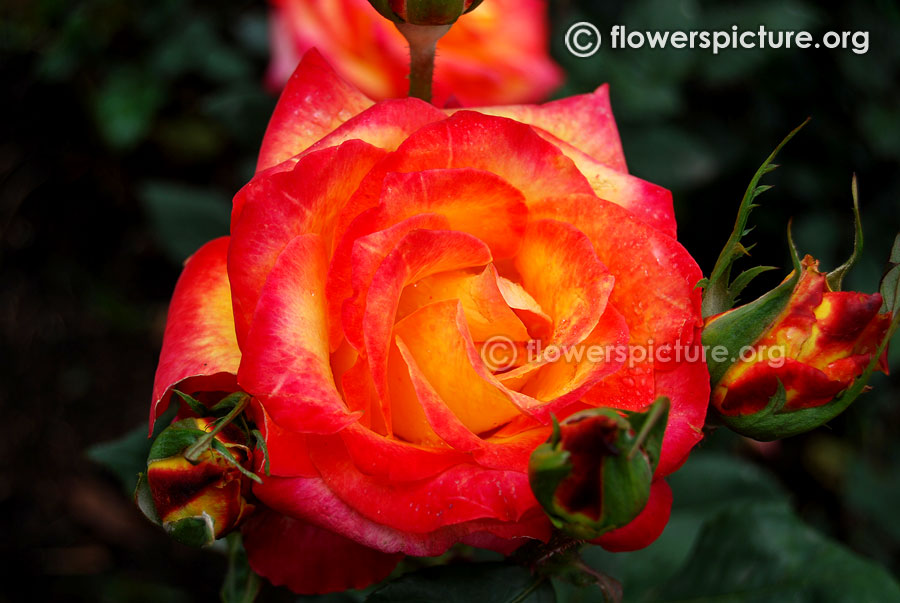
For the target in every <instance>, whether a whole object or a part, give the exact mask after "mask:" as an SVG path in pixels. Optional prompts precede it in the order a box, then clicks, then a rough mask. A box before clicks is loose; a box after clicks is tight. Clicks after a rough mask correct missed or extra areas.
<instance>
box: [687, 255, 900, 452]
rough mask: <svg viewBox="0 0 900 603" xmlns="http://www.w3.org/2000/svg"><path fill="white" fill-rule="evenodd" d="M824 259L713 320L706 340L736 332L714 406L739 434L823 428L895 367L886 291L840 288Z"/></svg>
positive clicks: (716, 375)
mask: <svg viewBox="0 0 900 603" xmlns="http://www.w3.org/2000/svg"><path fill="white" fill-rule="evenodd" d="M795 262H796V260H795ZM818 265H819V262H818V261H817V260H815V259H813V258H812V257H811V256H809V255H807V256H806V257H805V258H804V259H803V261H802V262H801V263H800V266H799V269H795V271H794V273H792V275H791V276H790V277H788V279H787V280H786V281H785V282H784V283H782V285H781V286H780V287H779V288H778V289H776V290H775V291H772V292H770V293H769V294H767V295H765V296H763V297H762V298H760V299H759V300H756V301H754V302H752V303H750V304H747V305H745V306H741V307H739V308H736V309H734V310H729V311H727V312H723V313H721V314H718V315H716V316H713V317H711V318H710V319H709V320H708V321H707V325H706V329H705V331H704V342H706V343H707V344H715V343H716V342H717V341H719V340H720V339H722V336H723V335H725V334H728V335H729V337H730V341H731V343H730V345H728V346H727V347H728V353H729V355H730V357H729V359H728V360H727V361H726V362H725V363H722V364H719V365H718V366H717V367H713V365H712V364H711V375H712V380H713V393H712V404H713V407H714V408H715V409H716V411H717V412H718V414H719V416H720V417H721V419H722V421H723V422H724V423H725V424H726V425H727V426H728V427H730V428H731V429H733V430H735V431H737V432H738V433H741V434H743V435H746V436H749V437H751V438H754V439H757V440H763V441H767V440H774V439H779V438H784V437H787V436H790V435H795V434H798V433H802V432H805V431H808V430H810V429H813V428H815V427H818V426H819V425H822V424H823V423H825V422H826V421H828V420H830V419H832V418H834V417H835V416H837V415H838V414H839V413H840V412H842V411H843V410H844V409H845V408H846V407H847V406H848V405H849V404H850V402H852V401H853V399H854V398H855V397H856V396H857V395H858V394H859V393H860V392H861V391H862V390H863V388H864V386H865V382H866V381H867V380H868V377H869V374H870V373H871V372H872V371H873V370H879V371H882V372H884V373H887V372H888V367H887V351H886V349H885V348H886V342H884V340H885V334H886V332H887V330H888V327H889V325H890V322H891V315H890V313H879V308H881V305H882V297H881V295H880V294H878V293H873V294H871V295H868V294H864V293H856V292H851V291H833V290H832V286H831V283H832V282H833V281H832V279H830V278H829V275H827V274H825V273H822V272H819V269H818ZM798 274H799V277H798V276H797V275H798ZM776 293H778V294H777V295H775V294H776ZM779 298H784V299H786V302H785V301H780V302H779ZM779 304H784V305H783V307H781V306H780V305H779ZM773 307H774V308H775V309H776V310H777V312H775V313H773V312H772V308H773ZM778 308H781V309H780V310H778ZM767 316H768V317H769V318H768V319H766V317H767ZM772 317H773V318H772ZM742 337H743V340H742V341H741V340H740V339H741V338H742ZM882 342H884V348H882V349H880V346H881V345H882ZM738 343H739V344H741V347H740V351H738V349H739V348H738V345H737V344H738ZM729 363H730V364H729ZM864 373H865V375H864ZM861 375H863V377H860V376H861ZM858 378H859V379H860V383H858V384H854V382H855V381H856V380H857V379H858ZM851 385H855V386H854V387H852V388H851ZM848 388H850V389H848ZM842 392H843V393H842Z"/></svg>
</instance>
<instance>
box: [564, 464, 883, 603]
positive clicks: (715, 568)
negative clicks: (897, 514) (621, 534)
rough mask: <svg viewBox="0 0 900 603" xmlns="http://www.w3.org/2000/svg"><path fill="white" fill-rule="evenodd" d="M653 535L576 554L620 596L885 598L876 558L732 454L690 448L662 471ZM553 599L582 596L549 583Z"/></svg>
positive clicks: (573, 600)
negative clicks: (810, 521)
mask: <svg viewBox="0 0 900 603" xmlns="http://www.w3.org/2000/svg"><path fill="white" fill-rule="evenodd" d="M670 482H671V485H672V490H673V493H674V499H675V502H674V504H673V508H672V517H671V519H670V521H669V525H668V526H667V527H666V529H665V531H664V532H663V534H662V536H661V537H660V538H659V540H657V541H656V542H655V543H653V544H652V545H650V546H649V547H647V548H646V549H643V550H641V551H635V552H632V553H621V554H612V553H607V552H605V551H603V550H602V549H600V548H598V547H595V548H592V549H590V550H589V551H587V552H586V553H585V554H584V557H585V560H586V561H588V562H589V563H590V564H591V565H592V566H593V567H595V568H597V569H598V570H600V571H603V572H606V573H609V574H610V575H612V576H613V577H615V578H618V579H620V580H621V581H622V586H623V590H624V595H625V598H624V600H625V601H626V602H643V601H678V600H685V599H690V600H698V601H734V602H744V601H772V600H786V599H789V600H798V601H819V600H822V601H844V600H870V601H886V600H893V598H894V597H896V596H897V593H898V590H897V589H898V586H897V583H896V582H895V581H894V580H893V579H892V578H891V577H890V575H889V574H888V573H887V572H885V571H884V570H883V569H882V568H880V567H879V566H878V565H877V564H875V563H873V562H871V561H869V560H867V559H865V558H863V557H860V556H858V555H856V554H855V553H852V552H850V551H849V550H848V549H846V548H844V547H842V546H841V545H839V544H837V543H836V542H833V541H831V540H829V539H827V538H825V537H823V536H821V535H820V534H818V533H817V532H816V531H815V530H813V529H812V528H810V527H809V526H807V525H805V524H804V523H803V522H802V521H801V520H800V519H798V518H797V517H796V516H795V515H794V514H793V513H792V512H791V510H790V505H789V504H788V498H787V494H786V493H785V491H784V490H783V488H782V487H781V486H779V485H778V484H777V483H776V482H775V481H774V480H773V479H772V477H771V476H769V475H768V474H766V473H765V472H764V471H762V470H760V469H759V468H757V467H756V466H754V465H751V464H749V463H747V462H746V461H741V460H739V459H737V458H735V457H734V456H732V455H726V454H721V453H708V452H699V453H695V454H694V455H692V457H691V459H690V461H689V462H688V463H687V465H685V467H684V468H682V469H681V470H680V471H679V472H677V473H676V474H675V475H673V476H672V477H671V478H670ZM557 588H558V590H559V591H560V592H561V597H560V601H561V603H581V602H583V601H588V600H589V599H585V598H583V596H582V593H581V592H580V591H578V590H577V589H572V588H567V587H566V586H565V585H561V584H557Z"/></svg>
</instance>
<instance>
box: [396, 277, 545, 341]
mask: <svg viewBox="0 0 900 603" xmlns="http://www.w3.org/2000/svg"><path fill="white" fill-rule="evenodd" d="M499 278H500V277H499V276H498V275H497V270H496V269H495V268H494V266H493V264H489V265H488V266H487V267H485V269H484V270H482V271H481V272H479V273H477V274H470V273H469V272H462V271H458V272H442V273H439V274H435V275H433V276H429V277H426V278H423V279H421V280H420V281H418V282H416V283H413V284H412V285H410V286H408V287H406V288H405V289H403V293H402V294H401V296H400V303H399V305H398V307H397V320H402V319H403V318H405V317H407V316H409V315H410V314H412V313H413V312H415V311H416V310H418V309H419V308H421V307H423V306H426V305H428V304H433V303H435V302H439V301H445V300H454V299H455V300H459V302H460V303H461V304H462V308H463V312H464V314H465V317H466V324H467V325H468V327H469V332H470V333H471V335H472V339H473V340H474V341H476V342H479V341H485V340H487V339H491V338H494V337H505V338H506V339H509V340H511V341H527V340H528V338H529V336H528V330H527V329H526V328H525V325H524V324H523V323H522V321H521V320H520V319H519V318H518V317H517V316H516V314H515V312H514V311H513V310H512V309H511V308H510V307H509V305H508V304H507V302H506V300H505V299H504V297H503V294H502V293H501V291H500V285H499V283H498V280H499Z"/></svg>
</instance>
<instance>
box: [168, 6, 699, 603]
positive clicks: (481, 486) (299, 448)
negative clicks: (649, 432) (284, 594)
mask: <svg viewBox="0 0 900 603" xmlns="http://www.w3.org/2000/svg"><path fill="white" fill-rule="evenodd" d="M486 4H487V5H488V6H490V3H486ZM700 277H701V274H700V270H699V268H698V267H697V265H696V263H695V262H694V260H693V259H692V258H691V257H690V255H688V253H687V252H686V251H685V250H684V248H683V247H682V246H681V245H680V244H679V243H678V242H677V241H676V239H675V220H674V216H673V212H672V199H671V195H670V193H669V192H668V191H666V190H665V189H663V188H660V187H659V186H656V185H654V184H651V183H649V182H645V181H643V180H640V179H638V178H636V177H634V176H631V175H629V174H628V172H627V170H626V166H625V159H624V157H623V154H622V146H621V144H620V141H619V137H618V132H617V129H616V125H615V122H614V121H613V117H612V114H611V112H610V106H609V99H608V93H607V89H606V87H601V88H599V89H598V90H597V91H596V92H595V93H593V94H587V95H582V96H576V97H572V98H567V99H564V100H560V101H555V102H552V103H549V104H546V105H542V106H506V107H492V108H490V109H489V110H459V111H456V112H445V111H441V110H438V109H436V108H435V107H434V106H432V105H429V104H427V103H425V102H422V101H420V100H417V99H412V98H404V99H398V100H388V101H383V102H380V103H374V104H373V102H372V101H371V100H370V99H369V98H368V97H366V96H365V95H363V94H362V93H361V92H359V91H358V90H357V89H356V88H354V87H352V86H351V85H349V84H347V83H346V82H345V81H343V80H342V79H340V78H339V77H338V76H337V75H336V74H335V73H334V72H333V71H332V70H331V68H330V67H329V66H328V65H327V64H326V63H325V62H324V60H323V59H322V58H321V57H320V55H319V54H318V53H316V52H314V51H313V52H310V53H308V54H307V55H306V56H305V58H304V59H303V61H302V62H301V64H300V66H299V67H298V69H297V71H296V72H295V73H294V75H293V76H292V78H291V79H290V81H289V82H288V84H287V87H286V89H285V91H284V93H283V94H282V97H281V99H280V101H279V103H278V106H277V108H276V109H275V113H274V115H273V116H272V119H271V122H270V124H269V128H268V131H267V132H266V135H265V139H264V141H263V144H262V149H261V152H260V156H259V164H258V172H257V174H256V175H255V176H254V178H253V179H252V180H251V181H250V182H249V183H248V184H247V185H246V186H245V187H244V188H243V189H242V190H241V191H240V192H239V193H238V194H237V196H236V197H235V199H234V207H233V211H232V222H231V236H230V237H224V238H221V239H217V240H215V241H212V242H210V243H208V244H207V245H205V246H204V247H203V248H201V249H200V250H199V251H198V252H197V253H196V254H195V255H194V256H193V257H192V258H191V259H189V260H188V262H187V264H186V266H185V269H184V273H183V274H182V276H181V278H180V280H179V282H178V285H177V287H176V290H175V294H174V297H173V300H172V305H171V308H170V311H169V318H168V324H167V327H166V332H165V339H164V343H163V350H162V355H161V359H160V365H159V369H158V372H157V375H156V382H155V387H154V397H153V408H152V410H151V422H152V420H154V419H155V418H156V417H157V416H158V414H159V413H160V412H161V411H162V410H164V408H165V407H166V406H168V405H169V403H170V401H171V396H172V389H173V388H175V387H176V386H177V388H178V389H179V390H181V391H184V392H186V393H190V394H194V395H197V396H202V395H212V394H211V392H220V393H221V392H230V391H236V390H241V391H244V392H247V393H249V394H250V395H251V396H252V398H253V401H252V412H251V415H252V418H253V420H254V421H255V423H256V424H257V426H258V427H259V429H260V430H261V431H262V433H263V435H264V436H265V440H266V444H267V449H268V454H269V458H270V461H271V472H270V475H269V476H265V475H264V474H263V470H262V462H263V458H262V454H261V453H259V451H257V459H256V462H257V465H256V469H257V472H258V473H260V474H261V475H262V476H263V479H262V484H256V485H254V487H253V494H254V495H255V497H256V499H257V500H256V504H257V509H256V512H255V513H254V514H253V515H252V516H251V517H250V518H249V520H247V521H246V522H245V523H244V524H243V534H244V543H245V546H246V548H247V552H248V555H249V560H250V564H251V566H252V567H253V569H254V570H256V571H257V572H258V573H260V574H261V575H263V576H265V577H267V578H268V579H269V580H271V581H272V582H273V583H275V584H285V585H287V586H288V587H290V588H291V589H293V590H294V591H296V592H305V593H308V592H326V591H334V590H342V589H345V588H348V587H362V586H365V585H368V584H371V583H373V582H375V581H378V580H380V579H382V578H384V577H385V576H387V575H388V574H389V573H390V571H391V570H392V569H393V568H394V566H395V565H396V564H397V562H398V561H399V560H400V559H401V558H402V556H403V555H416V556H430V555H439V554H441V553H443V552H445V551H446V550H447V549H448V548H449V547H450V546H452V545H453V544H455V543H460V542H462V543H467V544H471V545H475V546H479V547H486V548H490V549H494V550H497V551H501V552H504V553H508V552H511V551H512V550H514V549H515V548H516V547H518V546H520V545H521V544H523V543H525V542H526V541H527V540H528V539H542V540H546V539H547V538H548V537H549V536H550V533H551V530H550V528H551V524H550V522H549V520H548V519H547V517H546V516H545V514H544V513H543V511H542V510H541V508H540V506H539V505H538V503H537V501H536V500H535V498H534V495H533V494H532V492H531V490H530V488H529V482H528V475H527V468H528V461H529V456H530V455H531V453H532V451H534V449H535V448H536V447H537V446H538V445H540V444H541V443H542V442H544V441H545V440H547V438H548V436H549V435H550V432H551V414H552V415H555V416H556V417H557V418H559V419H564V418H565V417H567V416H569V415H571V414H572V413H574V412H576V411H579V410H583V409H585V408H590V407H612V408H617V409H623V410H634V411H640V410H643V409H645V408H647V407H648V406H649V405H650V404H651V403H652V402H653V401H654V400H655V399H656V398H657V397H658V396H662V395H664V396H668V397H669V398H670V400H671V407H670V410H669V413H668V424H667V427H666V430H665V436H664V439H663V444H662V452H661V455H660V460H659V464H658V466H657V467H656V470H655V474H654V477H653V484H652V487H651V494H650V499H649V502H648V503H647V506H646V507H645V509H644V511H643V512H642V513H641V514H640V515H638V517H637V518H636V519H635V520H634V521H632V522H631V523H629V524H628V525H626V526H624V527H620V528H618V529H615V530H613V531H611V532H607V533H606V534H604V535H603V536H601V537H600V538H599V540H598V542H599V544H600V545H602V546H605V547H606V548H609V549H611V550H629V549H635V548H640V547H643V546H646V545H647V544H649V543H650V542H651V541H653V540H654V539H655V538H656V537H657V536H658V535H659V533H660V532H661V531H662V529H663V527H664V526H665V523H666V521H667V519H668V514H669V506H670V504H671V492H670V490H669V488H668V486H667V485H666V483H665V481H664V478H665V477H666V476H667V475H668V474H670V473H671V472H673V471H675V470H676V469H677V468H678V467H679V466H680V465H681V464H682V463H683V462H684V460H685V459H686V457H687V455H688V453H689V451H690V449H691V448H692V447H693V446H694V445H695V444H696V443H697V442H698V441H699V440H700V438H701V427H702V425H703V421H704V417H705V414H706V406H707V402H708V398H709V378H708V373H707V368H706V365H705V364H704V363H703V361H702V359H700V355H699V354H697V355H693V357H692V358H693V359H694V360H695V361H694V362H689V361H687V360H685V359H683V358H682V359H678V358H677V357H676V356H677V355H676V354H674V353H673V354H667V355H666V360H667V362H665V363H662V364H659V363H657V362H655V361H654V355H653V354H652V353H651V354H647V353H644V354H634V355H633V357H631V358H623V357H622V354H606V355H598V354H582V355H581V356H579V355H577V354H573V355H570V356H569V357H566V356H565V355H563V354H557V355H554V356H553V357H551V356H550V355H548V354H545V355H534V354H529V342H535V341H537V342H540V344H541V348H542V349H543V350H547V349H548V348H553V347H554V346H555V347H556V349H558V350H574V351H576V352H577V351H578V350H588V349H600V348H603V347H608V346H612V347H616V346H618V348H619V349H621V348H623V347H625V348H628V346H633V347H634V348H639V347H641V346H648V345H652V346H653V347H654V348H656V349H658V348H661V347H663V346H666V345H669V346H673V348H674V347H675V346H677V347H678V349H682V350H683V349H687V348H691V347H692V346H696V345H699V339H700V337H699V329H700V327H701V320H700V291H699V290H698V289H695V284H696V283H697V281H698V280H699V279H700ZM497 342H502V343H503V346H502V349H501V350H500V351H498V350H497V349H495V347H496V344H497ZM488 348H490V349H488ZM497 354H500V355H501V356H502V358H503V361H502V362H500V363H497V362H494V361H489V360H491V359H494V360H495V359H496V358H497ZM598 356H599V357H598Z"/></svg>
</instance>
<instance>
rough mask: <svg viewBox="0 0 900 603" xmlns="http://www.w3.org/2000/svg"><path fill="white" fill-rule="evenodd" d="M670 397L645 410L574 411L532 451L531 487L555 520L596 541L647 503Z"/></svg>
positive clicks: (569, 530)
mask: <svg viewBox="0 0 900 603" xmlns="http://www.w3.org/2000/svg"><path fill="white" fill-rule="evenodd" d="M667 412H668V400H667V399H665V398H662V399H660V400H658V401H657V402H656V403H654V405H653V406H651V407H650V409H649V410H648V411H647V412H644V413H633V412H620V411H616V410H613V409H593V410H589V411H583V412H580V413H577V414H575V415H572V416H571V417H569V418H568V419H566V420H565V421H564V422H563V423H562V424H560V425H558V428H557V429H555V430H554V433H553V435H552V436H551V438H550V440H549V441H548V442H546V443H545V444H542V445H541V446H539V447H538V448H537V449H536V450H535V451H534V453H533V454H532V455H531V461H530V463H529V468H528V473H529V480H530V483H531V489H532V490H533V491H534V494H535V497H536V498H537V499H538V501H539V502H540V503H541V505H542V506H543V507H544V510H545V511H546V513H547V515H548V516H549V517H550V520H551V521H552V522H553V524H554V525H555V526H556V527H557V528H559V529H561V530H562V531H564V532H566V533H567V534H569V535H570V536H572V537H574V538H578V539H581V540H594V539H596V538H598V537H600V536H601V535H602V534H604V533H606V532H609V531H610V530H613V529H615V528H618V527H622V526H624V525H626V524H627V523H629V522H630V521H631V520H633V519H634V518H635V517H637V515H638V514H639V513H640V512H641V510H642V509H643V508H644V506H646V504H647V500H648V499H649V496H650V484H651V482H652V480H653V472H654V471H655V469H656V464H657V462H658V460H659V452H660V449H661V447H662V438H663V434H664V432H665V427H666V415H667Z"/></svg>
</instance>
